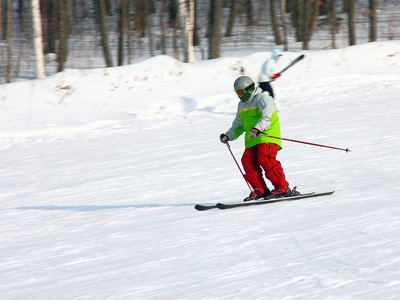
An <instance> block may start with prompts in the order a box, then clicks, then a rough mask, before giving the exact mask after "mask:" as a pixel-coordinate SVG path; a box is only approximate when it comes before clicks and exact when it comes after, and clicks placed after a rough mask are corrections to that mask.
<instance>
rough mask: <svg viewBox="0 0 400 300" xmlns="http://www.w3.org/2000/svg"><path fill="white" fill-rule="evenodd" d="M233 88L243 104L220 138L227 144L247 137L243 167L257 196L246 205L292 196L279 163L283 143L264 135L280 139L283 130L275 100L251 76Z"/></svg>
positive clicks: (239, 80) (238, 82)
mask: <svg viewBox="0 0 400 300" xmlns="http://www.w3.org/2000/svg"><path fill="white" fill-rule="evenodd" d="M233 87H234V90H235V92H236V94H237V96H238V97H239V99H240V102H239V104H238V110H237V113H236V117H235V119H234V121H233V123H232V127H231V128H230V129H229V130H228V131H227V132H226V133H222V134H221V135H220V141H221V142H222V143H224V144H225V143H227V141H234V140H236V139H237V138H238V137H239V136H240V135H241V134H243V133H245V137H244V140H245V151H244V153H243V156H242V164H243V168H244V170H245V172H246V174H245V175H244V176H245V179H246V181H247V182H248V183H249V184H250V185H251V186H252V187H253V189H254V192H251V193H250V195H249V196H248V197H246V198H245V199H244V201H249V200H257V199H260V198H268V197H273V198H278V197H286V196H290V195H291V190H290V188H289V183H288V182H287V181H286V179H285V173H284V172H283V169H282V165H281V163H280V162H279V161H278V160H276V155H277V153H278V150H280V149H282V142H281V140H280V139H274V138H270V137H267V136H263V135H260V133H262V134H265V135H271V136H275V137H280V134H281V129H280V125H279V118H278V114H277V112H276V108H275V103H274V100H273V98H272V97H270V96H268V95H267V94H264V93H263V92H262V90H261V89H260V88H258V87H257V88H256V87H255V83H254V81H253V80H252V79H251V78H250V77H248V76H241V77H239V78H237V79H236V81H235V82H234V85H233ZM261 168H262V169H264V172H265V177H266V178H267V179H268V180H269V181H270V182H271V183H272V185H273V186H274V189H273V190H272V191H270V190H269V188H268V187H267V185H266V183H265V180H264V178H263V174H262V169H261Z"/></svg>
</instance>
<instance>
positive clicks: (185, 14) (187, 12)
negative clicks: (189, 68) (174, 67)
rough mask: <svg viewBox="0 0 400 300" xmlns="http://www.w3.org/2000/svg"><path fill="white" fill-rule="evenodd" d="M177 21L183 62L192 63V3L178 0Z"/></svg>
mask: <svg viewBox="0 0 400 300" xmlns="http://www.w3.org/2000/svg"><path fill="white" fill-rule="evenodd" d="M178 10H179V19H180V25H181V26H180V27H181V28H182V31H183V34H182V35H181V36H182V44H183V49H184V50H183V61H184V62H194V60H195V59H194V50H193V31H194V1H193V0H189V2H187V1H186V0H179V6H178Z"/></svg>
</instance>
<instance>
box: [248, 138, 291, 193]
mask: <svg viewBox="0 0 400 300" xmlns="http://www.w3.org/2000/svg"><path fill="white" fill-rule="evenodd" d="M277 154H278V145H276V144H273V143H262V144H258V145H255V146H253V147H251V148H247V149H246V150H245V151H244V153H243V156H242V164H243V168H244V170H245V172H246V174H245V178H246V180H247V181H248V183H249V184H250V185H251V186H252V187H253V189H258V188H260V187H263V186H265V185H266V184H265V180H264V178H263V174H262V169H264V172H265V177H266V178H267V179H268V180H269V181H271V183H272V185H273V186H274V187H275V188H279V187H284V186H285V185H287V186H288V185H289V183H288V182H287V181H286V180H285V173H284V172H283V168H282V165H281V163H280V162H279V161H278V160H276V155H277ZM261 168H262V169H261Z"/></svg>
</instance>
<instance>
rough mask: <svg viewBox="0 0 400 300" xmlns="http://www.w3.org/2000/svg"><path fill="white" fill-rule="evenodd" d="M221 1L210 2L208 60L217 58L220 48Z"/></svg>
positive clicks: (213, 0)
mask: <svg viewBox="0 0 400 300" xmlns="http://www.w3.org/2000/svg"><path fill="white" fill-rule="evenodd" d="M221 15H222V0H212V1H211V7H210V19H209V20H210V22H209V37H208V40H209V42H208V59H213V58H218V57H219V56H220V54H219V51H220V48H221V33H220V32H221V30H220V25H221Z"/></svg>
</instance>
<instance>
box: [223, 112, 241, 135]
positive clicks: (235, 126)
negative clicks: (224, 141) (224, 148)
mask: <svg viewBox="0 0 400 300" xmlns="http://www.w3.org/2000/svg"><path fill="white" fill-rule="evenodd" d="M243 132H244V129H243V123H242V120H241V119H240V116H239V113H236V117H235V120H233V123H232V127H231V128H230V129H229V130H228V131H227V132H226V133H225V134H226V135H227V136H228V138H229V140H230V141H234V140H236V139H237V138H238V137H239V136H241V135H242V133H243Z"/></svg>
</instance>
